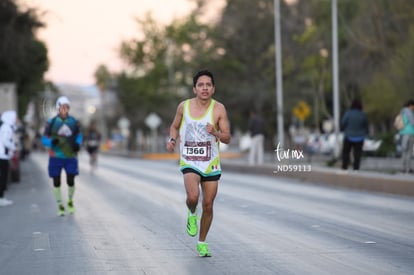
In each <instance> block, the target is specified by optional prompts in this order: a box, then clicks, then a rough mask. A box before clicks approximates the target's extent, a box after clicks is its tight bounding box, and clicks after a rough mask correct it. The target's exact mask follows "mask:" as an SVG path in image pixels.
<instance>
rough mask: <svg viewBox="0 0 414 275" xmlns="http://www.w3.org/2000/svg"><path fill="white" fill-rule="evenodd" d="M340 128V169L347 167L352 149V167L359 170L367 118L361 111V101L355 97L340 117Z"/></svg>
mask: <svg viewBox="0 0 414 275" xmlns="http://www.w3.org/2000/svg"><path fill="white" fill-rule="evenodd" d="M341 130H342V131H344V140H343V147H342V169H344V170H347V169H348V165H349V163H350V154H351V151H352V153H353V154H352V155H353V163H352V166H353V169H354V170H359V166H360V162H361V155H362V147H363V145H364V139H365V137H366V136H367V135H368V119H367V116H366V114H365V113H364V112H363V111H362V103H361V101H359V100H357V99H354V100H353V101H352V103H351V108H350V109H349V110H347V111H346V112H345V114H344V116H343V117H342V120H341Z"/></svg>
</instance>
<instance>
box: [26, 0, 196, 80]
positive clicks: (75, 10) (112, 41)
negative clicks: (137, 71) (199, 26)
mask: <svg viewBox="0 0 414 275" xmlns="http://www.w3.org/2000/svg"><path fill="white" fill-rule="evenodd" d="M19 2H20V3H22V4H23V6H25V7H34V8H36V10H39V11H41V12H45V13H44V15H41V19H42V21H43V22H45V23H46V25H47V26H46V28H42V29H40V30H39V31H38V33H37V37H38V38H39V39H40V40H42V41H43V42H45V44H46V46H47V48H48V55H49V62H50V66H49V70H48V72H47V73H46V76H45V78H46V79H47V80H50V81H52V82H54V83H58V84H59V83H65V84H74V85H93V84H94V83H95V79H94V76H93V75H94V72H95V70H96V68H97V67H98V66H99V65H100V64H105V65H106V66H107V67H108V68H109V70H110V71H115V72H118V71H120V70H121V68H122V62H121V60H120V58H119V57H118V51H117V48H118V47H119V45H120V43H121V41H124V40H129V39H131V38H136V37H139V28H138V24H137V23H136V22H135V19H134V18H137V17H143V16H145V14H146V13H147V12H151V13H152V15H153V17H154V18H155V19H156V20H157V21H159V22H160V23H163V24H167V23H169V22H171V20H173V19H174V18H181V17H183V16H185V15H186V14H188V13H189V12H190V11H191V9H192V8H193V7H194V2H192V1H189V0H168V1H167V0H19Z"/></svg>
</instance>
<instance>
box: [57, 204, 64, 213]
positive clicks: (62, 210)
mask: <svg viewBox="0 0 414 275" xmlns="http://www.w3.org/2000/svg"><path fill="white" fill-rule="evenodd" d="M58 215H59V216H65V207H64V206H63V204H59V209H58Z"/></svg>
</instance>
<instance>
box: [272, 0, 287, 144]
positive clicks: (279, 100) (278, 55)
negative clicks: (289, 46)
mask: <svg viewBox="0 0 414 275" xmlns="http://www.w3.org/2000/svg"><path fill="white" fill-rule="evenodd" d="M274 6H275V21H274V22H275V65H276V120H277V135H278V140H279V144H280V147H281V148H283V146H284V143H285V141H284V127H283V90H282V89H283V85H282V46H281V43H280V40H281V37H280V0H274ZM276 145H277V144H276Z"/></svg>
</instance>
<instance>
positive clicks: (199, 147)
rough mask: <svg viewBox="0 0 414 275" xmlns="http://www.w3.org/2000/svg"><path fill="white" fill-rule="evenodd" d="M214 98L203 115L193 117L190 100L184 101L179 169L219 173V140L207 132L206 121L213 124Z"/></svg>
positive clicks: (208, 173)
mask: <svg viewBox="0 0 414 275" xmlns="http://www.w3.org/2000/svg"><path fill="white" fill-rule="evenodd" d="M215 103H216V101H215V100H211V102H210V106H209V107H208V109H207V111H206V112H205V113H204V115H203V116H201V117H199V118H194V117H192V116H191V114H190V100H189V99H187V100H186V101H185V102H184V110H183V118H182V120H181V125H180V154H181V156H180V170H181V171H182V170H183V169H185V168H192V169H194V170H196V171H197V172H199V173H200V174H201V175H202V176H204V177H208V176H214V175H219V174H221V167H220V156H219V143H220V142H219V141H216V137H215V136H213V135H211V134H209V133H207V131H206V126H207V122H208V123H210V124H213V125H214V119H213V109H214V104H215Z"/></svg>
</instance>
